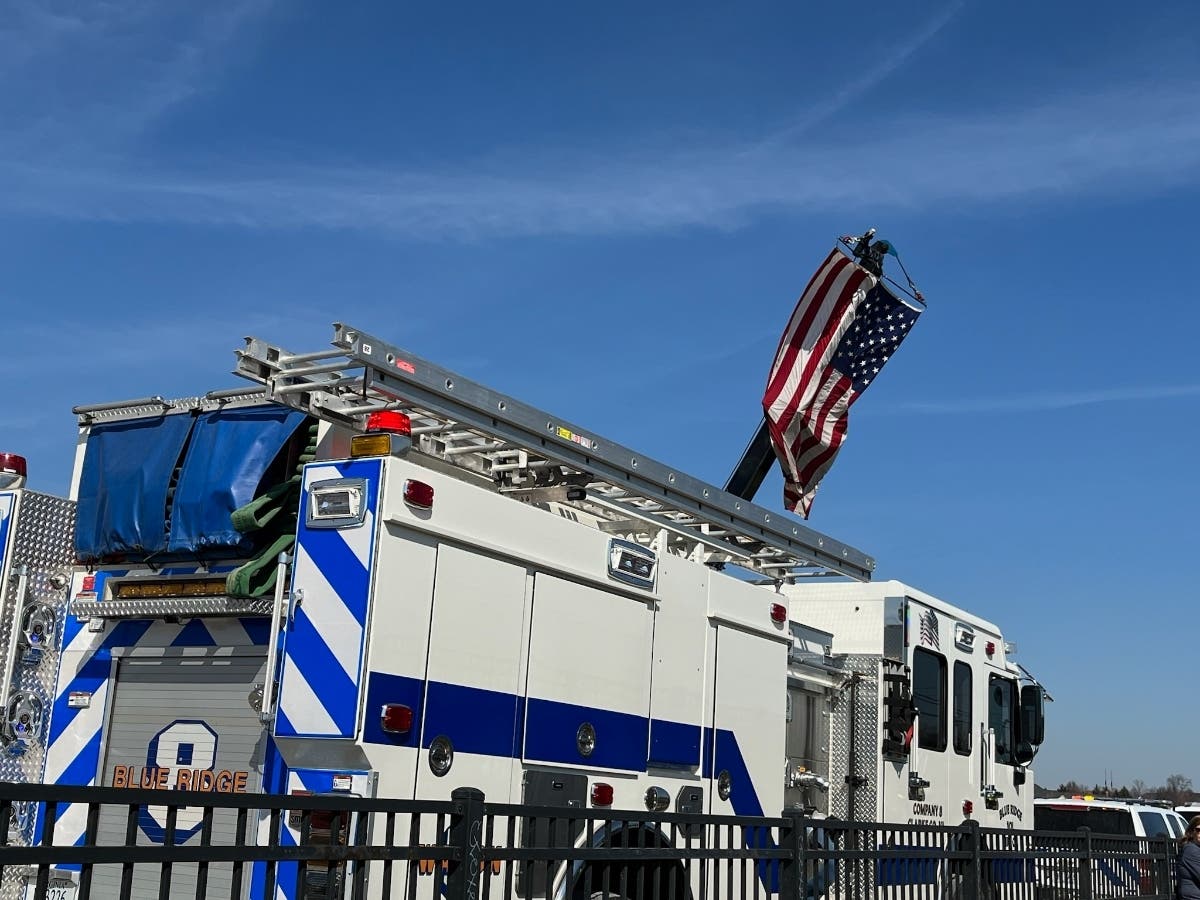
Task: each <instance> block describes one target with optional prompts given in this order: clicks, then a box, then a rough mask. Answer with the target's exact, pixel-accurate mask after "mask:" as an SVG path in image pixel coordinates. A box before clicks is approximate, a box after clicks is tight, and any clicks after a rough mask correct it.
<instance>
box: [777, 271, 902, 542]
mask: <svg viewBox="0 0 1200 900" xmlns="http://www.w3.org/2000/svg"><path fill="white" fill-rule="evenodd" d="M920 314H921V311H920V310H919V309H914V308H913V307H911V306H909V305H908V304H907V303H904V302H903V301H902V300H900V298H898V297H897V296H896V295H895V294H893V293H892V292H891V291H890V290H888V288H887V286H886V285H884V284H882V283H880V282H879V280H878V279H877V278H876V277H875V276H874V275H871V274H870V273H869V272H867V270H866V269H864V268H863V267H862V266H860V265H858V264H857V263H856V262H854V261H853V260H852V259H850V258H849V257H847V256H846V255H845V254H844V253H842V252H841V251H840V250H838V249H837V248H836V247H835V248H834V250H833V252H832V253H830V254H829V258H828V259H826V260H825V262H824V264H823V265H822V266H821V268H819V269H818V270H817V272H816V274H815V275H813V277H812V280H811V281H809V283H808V287H807V288H805V290H804V293H803V294H802V295H801V297H800V302H799V303H797V304H796V310H795V312H793V313H792V318H791V320H790V321H789V322H788V326H787V330H785V331H784V333H783V337H782V338H781V339H780V341H779V349H778V350H777V351H776V353H775V362H774V364H773V365H772V366H771V375H770V377H769V378H768V380H767V390H766V393H765V394H764V395H763V411H764V412H765V413H766V416H767V425H768V427H769V429H770V432H771V443H772V444H774V446H775V455H776V456H778V457H779V464H780V466H781V467H782V468H783V475H784V488H783V502H784V505H785V506H786V507H787V508H788V509H790V510H792V511H796V512H799V513H800V514H801V515H803V516H804V518H806V519H807V518H808V513H809V510H810V509H811V508H812V502H813V496H814V495H815V494H816V490H817V484H818V483H819V482H820V480H821V479H822V478H823V477H824V475H825V473H826V472H827V471H829V467H830V466H832V465H833V461H834V458H835V457H836V456H837V452H838V449H839V448H840V447H841V445H842V441H844V440H845V438H846V426H847V422H848V418H847V411H848V410H849V409H850V406H851V404H853V403H854V401H855V400H857V399H858V397H859V396H860V395H861V394H862V392H863V391H865V390H866V389H867V385H869V384H870V383H871V382H872V381H873V380H874V379H875V376H876V375H878V374H879V370H880V369H882V368H883V364H884V363H886V362H887V361H888V359H889V358H890V357H891V355H892V354H893V353H894V352H895V351H896V348H897V347H898V346H900V342H901V341H902V340H904V336H905V335H906V334H908V332H909V329H911V328H912V326H913V324H914V323H915V322H916V321H917V316H919V315H920Z"/></svg>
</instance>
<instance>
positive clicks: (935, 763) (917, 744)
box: [881, 599, 957, 825]
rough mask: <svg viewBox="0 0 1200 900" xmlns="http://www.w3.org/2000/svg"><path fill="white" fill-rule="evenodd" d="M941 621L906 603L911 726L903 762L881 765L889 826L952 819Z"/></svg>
mask: <svg viewBox="0 0 1200 900" xmlns="http://www.w3.org/2000/svg"><path fill="white" fill-rule="evenodd" d="M943 618H944V617H942V616H939V614H938V613H937V612H936V611H935V610H933V609H931V608H930V607H928V606H925V605H923V604H921V603H918V602H917V601H915V600H911V599H910V600H909V601H908V616H907V619H908V621H907V636H908V639H907V642H906V643H907V648H906V649H907V657H908V668H909V679H910V689H911V692H912V704H913V706H914V707H915V708H916V721H915V723H914V724H913V727H912V730H911V733H910V734H909V735H908V736H907V737H906V740H907V744H908V757H907V759H906V760H896V761H891V762H885V763H884V767H883V777H882V785H881V794H882V800H883V812H884V816H885V818H886V819H887V820H888V821H894V822H909V823H914V824H923V825H941V824H944V823H946V822H948V821H951V818H952V817H951V816H950V809H949V803H950V784H949V766H948V763H947V754H948V750H949V747H950V731H951V714H950V713H951V710H950V678H951V675H950V660H949V659H948V654H947V650H948V649H949V645H950V642H951V638H950V636H949V634H948V631H949V629H948V628H946V627H945V625H946V624H947V623H944V622H943V621H942V619H943ZM954 821H955V822H956V821H957V820H954Z"/></svg>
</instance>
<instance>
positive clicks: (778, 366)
mask: <svg viewBox="0 0 1200 900" xmlns="http://www.w3.org/2000/svg"><path fill="white" fill-rule="evenodd" d="M835 257H836V258H835ZM849 263H850V260H848V259H847V258H846V257H845V256H843V255H842V254H841V253H840V252H839V251H838V250H836V249H834V250H833V251H832V252H831V253H830V254H829V256H828V257H827V258H826V259H825V262H823V263H821V268H819V269H817V271H816V272H814V273H813V277H812V279H811V280H810V281H809V282H808V287H806V288H805V289H804V293H803V294H801V295H800V300H799V301H798V302H797V303H796V308H795V309H794V310H793V311H792V317H791V318H790V319H789V320H788V326H787V328H785V329H784V331H783V335H782V336H781V337H780V338H779V349H777V350H776V351H775V363H774V366H773V369H772V375H771V379H770V382H769V383H768V385H767V390H766V396H765V397H764V398H763V403H764V404H766V405H770V404H773V403H774V402H775V401H776V400H777V399H778V398H779V395H780V394H781V393H782V392H783V388H784V385H785V384H786V382H787V379H788V376H789V375H790V374H791V372H792V368H793V366H794V365H795V363H796V357H797V356H798V355H799V354H800V351H801V350H802V349H803V347H804V346H805V344H806V343H807V340H806V339H807V337H808V334H809V332H810V331H811V329H812V324H813V320H814V319H815V318H816V317H817V313H818V312H819V311H820V309H821V302H822V300H823V299H824V297H825V294H826V293H828V291H829V287H830V285H831V284H832V283H833V282H834V281H835V280H837V277H838V274H839V273H840V272H841V271H842V269H844V268H845V267H846V265H847V264H849ZM822 273H824V274H825V277H824V278H822V277H821V275H822ZM818 279H820V284H819V285H816V282H817V281H818ZM814 285H816V290H815V291H814ZM797 319H799V321H797ZM821 324H822V326H823V325H824V323H821ZM793 325H794V326H795V327H793ZM789 336H790V339H789ZM781 354H782V356H781Z"/></svg>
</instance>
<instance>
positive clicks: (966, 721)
mask: <svg viewBox="0 0 1200 900" xmlns="http://www.w3.org/2000/svg"><path fill="white" fill-rule="evenodd" d="M954 752H955V753H960V754H962V755H963V756H969V755H970V753H971V667H970V666H969V665H967V664H966V663H965V662H962V661H961V660H959V661H958V662H956V663H955V664H954Z"/></svg>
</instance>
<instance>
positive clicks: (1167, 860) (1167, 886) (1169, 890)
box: [1155, 837, 1175, 898]
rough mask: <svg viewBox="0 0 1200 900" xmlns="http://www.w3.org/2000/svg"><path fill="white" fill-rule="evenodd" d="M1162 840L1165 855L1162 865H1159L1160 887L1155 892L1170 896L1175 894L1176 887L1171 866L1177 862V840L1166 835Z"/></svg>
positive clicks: (1161, 895) (1162, 895)
mask: <svg viewBox="0 0 1200 900" xmlns="http://www.w3.org/2000/svg"><path fill="white" fill-rule="evenodd" d="M1162 842H1163V856H1162V861H1161V865H1160V866H1159V872H1160V879H1159V882H1158V884H1159V887H1158V890H1157V891H1156V892H1155V893H1157V894H1158V895H1159V896H1160V897H1168V898H1169V897H1173V896H1174V895H1175V889H1174V886H1173V885H1172V883H1171V876H1172V874H1173V873H1172V871H1171V868H1172V865H1173V863H1174V862H1175V854H1174V852H1173V851H1174V850H1175V841H1173V840H1172V839H1171V838H1168V837H1165V838H1163V839H1162Z"/></svg>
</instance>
